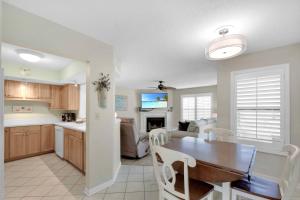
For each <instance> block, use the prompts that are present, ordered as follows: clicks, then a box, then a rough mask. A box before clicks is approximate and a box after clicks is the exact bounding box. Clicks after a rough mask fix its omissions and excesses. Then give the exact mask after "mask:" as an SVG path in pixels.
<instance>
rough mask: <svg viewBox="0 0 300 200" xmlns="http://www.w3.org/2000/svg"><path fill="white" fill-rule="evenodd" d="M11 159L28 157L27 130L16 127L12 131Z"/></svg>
mask: <svg viewBox="0 0 300 200" xmlns="http://www.w3.org/2000/svg"><path fill="white" fill-rule="evenodd" d="M9 143H10V147H9V149H10V151H9V158H10V159H14V158H18V157H21V156H25V155H26V129H25V128H24V127H16V128H11V129H10V142H9Z"/></svg>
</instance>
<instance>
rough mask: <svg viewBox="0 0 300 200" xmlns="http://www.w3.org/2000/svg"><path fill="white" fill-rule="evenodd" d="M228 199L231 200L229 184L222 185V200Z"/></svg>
mask: <svg viewBox="0 0 300 200" xmlns="http://www.w3.org/2000/svg"><path fill="white" fill-rule="evenodd" d="M230 198H231V187H230V182H225V183H222V200H230Z"/></svg>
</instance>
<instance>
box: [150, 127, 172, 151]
mask: <svg viewBox="0 0 300 200" xmlns="http://www.w3.org/2000/svg"><path fill="white" fill-rule="evenodd" d="M167 141H168V134H167V130H166V129H164V128H157V129H152V130H151V131H150V133H149V143H150V149H151V148H152V147H153V146H157V145H159V146H161V145H164V144H166V143H167Z"/></svg>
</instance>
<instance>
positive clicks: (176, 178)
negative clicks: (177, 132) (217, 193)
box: [152, 146, 213, 200]
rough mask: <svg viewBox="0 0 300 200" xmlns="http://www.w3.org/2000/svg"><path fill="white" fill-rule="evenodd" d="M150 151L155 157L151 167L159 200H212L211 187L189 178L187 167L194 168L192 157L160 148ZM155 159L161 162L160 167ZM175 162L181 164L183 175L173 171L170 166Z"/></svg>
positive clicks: (194, 163)
mask: <svg viewBox="0 0 300 200" xmlns="http://www.w3.org/2000/svg"><path fill="white" fill-rule="evenodd" d="M152 151H153V154H154V155H155V156H154V158H153V165H154V172H155V176H156V180H157V183H158V187H159V199H160V200H165V199H167V200H181V199H183V200H200V199H207V200H212V198H213V196H212V194H213V193H212V192H213V186H212V185H210V184H207V183H204V182H202V181H196V180H193V179H190V178H189V174H188V167H195V166H196V160H195V159H194V158H193V157H191V156H189V155H187V154H184V153H181V152H178V151H174V150H171V149H167V148H165V147H161V146H153V149H152ZM157 157H159V158H160V159H161V161H162V162H163V163H162V166H160V165H159V161H158V160H157V159H156V158H157ZM175 162H182V163H183V172H184V173H183V175H181V174H179V173H176V172H175V171H174V169H173V166H172V165H173V164H174V163H175Z"/></svg>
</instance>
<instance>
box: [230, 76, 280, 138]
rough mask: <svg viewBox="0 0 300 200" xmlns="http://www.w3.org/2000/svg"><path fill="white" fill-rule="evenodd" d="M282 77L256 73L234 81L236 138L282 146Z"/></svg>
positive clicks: (239, 77)
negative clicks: (280, 144)
mask: <svg viewBox="0 0 300 200" xmlns="http://www.w3.org/2000/svg"><path fill="white" fill-rule="evenodd" d="M281 91H282V74H281V73H280V72H278V73H274V72H271V73H257V74H250V75H247V76H237V77H236V78H235V106H236V108H235V112H236V113H235V129H236V130H235V131H236V134H237V137H239V138H243V139H253V140H258V141H265V142H269V143H272V142H282V140H283V139H282V133H281V128H282V121H281V118H282V116H281V109H282V106H281V105H282V104H281V103H282V102H281V100H282V92H281Z"/></svg>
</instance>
